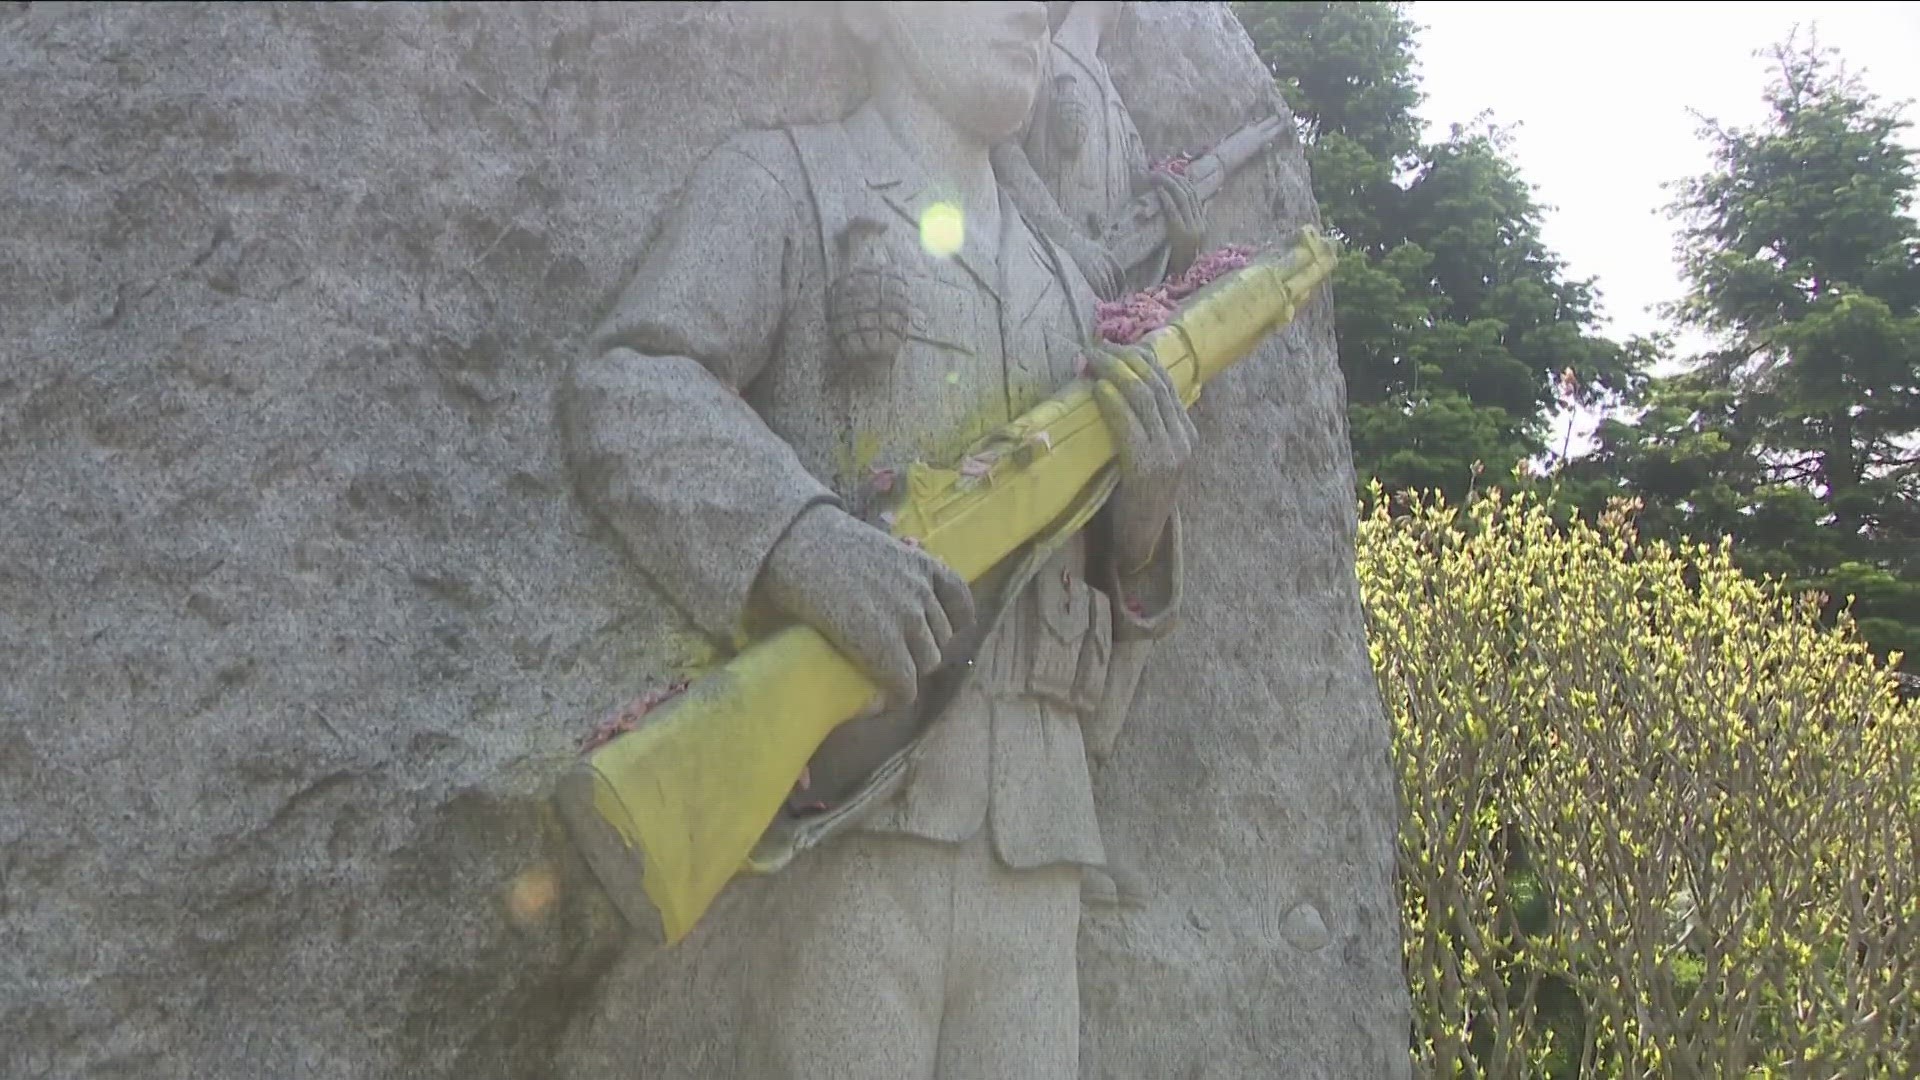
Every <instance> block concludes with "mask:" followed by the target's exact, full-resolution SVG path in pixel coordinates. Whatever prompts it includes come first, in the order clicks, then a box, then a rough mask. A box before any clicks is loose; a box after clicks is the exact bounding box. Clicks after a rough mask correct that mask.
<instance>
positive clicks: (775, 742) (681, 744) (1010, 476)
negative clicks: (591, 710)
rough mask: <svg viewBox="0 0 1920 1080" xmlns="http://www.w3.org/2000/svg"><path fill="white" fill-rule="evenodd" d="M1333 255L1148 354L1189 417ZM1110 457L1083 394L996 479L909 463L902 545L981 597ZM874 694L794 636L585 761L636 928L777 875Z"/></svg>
mask: <svg viewBox="0 0 1920 1080" xmlns="http://www.w3.org/2000/svg"><path fill="white" fill-rule="evenodd" d="M1337 254H1338V253H1337V249H1336V248H1335V246H1334V244H1333V242H1332V241H1330V240H1328V239H1326V238H1325V237H1323V236H1321V235H1320V233H1319V232H1317V231H1316V230H1314V229H1313V228H1312V227H1310V226H1309V227H1305V228H1303V229H1301V230H1300V233H1299V235H1298V236H1297V237H1296V238H1295V240H1294V242H1293V243H1292V245H1291V246H1289V247H1288V248H1286V249H1284V250H1283V251H1281V252H1279V253H1278V254H1277V255H1274V256H1271V257H1269V256H1259V257H1256V258H1255V259H1254V260H1253V261H1251V262H1250V263H1249V264H1248V265H1247V266H1245V267H1243V268H1241V269H1239V270H1236V271H1233V272H1232V273H1230V274H1227V275H1225V276H1223V277H1221V278H1219V279H1218V280H1216V281H1214V282H1213V283H1212V284H1210V285H1208V286H1207V287H1206V288H1204V289H1202V290H1201V291H1199V292H1197V293H1195V294H1194V295H1193V296H1192V297H1190V298H1189V299H1188V300H1187V302H1186V304H1185V305H1184V306H1183V308H1182V310H1181V312H1180V314H1179V315H1178V317H1177V318H1175V319H1174V321H1173V322H1171V323H1170V324H1169V325H1167V326H1166V327H1163V328H1162V329H1160V330H1157V331H1155V332H1154V333H1152V334H1150V335H1148V336H1147V337H1146V338H1144V339H1142V341H1141V342H1140V345H1141V346H1142V347H1145V348H1149V349H1151V350H1153V353H1154V355H1155V357H1156V358H1157V359H1158V360H1159V362H1160V364H1161V365H1162V366H1163V367H1164V368H1165V369H1166V371H1167V374H1168V375H1169V376H1170V377H1171V378H1172V380H1173V384H1174V388H1175V389H1176V390H1178V391H1179V393H1180V396H1181V400H1182V401H1183V402H1185V403H1186V404H1187V405H1188V406H1191V405H1192V404H1193V402H1194V401H1196V400H1198V398H1199V396H1200V389H1201V387H1202V386H1203V385H1205V384H1206V383H1207V382H1208V381H1209V380H1211V379H1212V378H1214V377H1215V376H1217V375H1218V374H1220V373H1221V372H1223V371H1225V370H1226V369H1227V368H1229V367H1231V366H1233V365H1234V364H1236V363H1238V362H1239V361H1240V360H1242V359H1244V358H1245V357H1246V356H1248V355H1249V354H1251V353H1252V352H1253V351H1254V350H1255V349H1256V348H1258V347H1259V345H1260V343H1261V342H1262V341H1263V340H1264V339H1265V338H1266V336H1267V335H1268V334H1270V333H1272V332H1273V331H1275V330H1277V329H1279V328H1281V327H1282V326H1285V325H1286V324H1287V323H1289V322H1291V321H1292V320H1293V318H1294V315H1295V314H1296V313H1297V311H1298V309H1299V306H1300V305H1301V304H1302V303H1304V302H1305V301H1306V299H1307V298H1308V297H1309V296H1310V295H1311V293H1312V292H1313V290H1314V289H1316V288H1317V287H1318V286H1319V285H1320V284H1321V283H1322V282H1324V281H1325V280H1327V278H1328V277H1329V276H1331V274H1332V272H1333V267H1334V263H1335V261H1336V259H1337ZM1114 456H1115V445H1114V442H1113V439H1112V436H1111V434H1110V433H1109V431H1108V430H1107V425H1106V422H1105V420H1104V418H1103V417H1102V416H1101V415H1100V410H1099V406H1098V405H1097V404H1096V402H1095V401H1094V397H1093V384H1092V382H1091V381H1090V380H1089V379H1088V378H1084V377H1083V378H1078V379H1075V380H1074V381H1073V382H1071V383H1069V384H1068V385H1067V386H1066V387H1065V388H1064V389H1063V390H1061V391H1059V392H1058V393H1056V394H1055V395H1054V396H1052V397H1050V398H1048V399H1047V400H1046V401H1044V402H1042V403H1041V404H1039V405H1037V406H1035V407H1034V408H1033V409H1032V410H1030V411H1028V412H1027V413H1025V414H1023V415H1022V416H1020V417H1018V418H1017V419H1015V420H1013V421H1012V422H1011V423H1009V424H1007V425H1005V426H1004V427H1002V428H1000V429H998V430H996V431H995V432H993V433H992V434H989V435H988V436H987V437H986V438H985V439H983V440H982V441H981V442H980V443H979V444H977V445H976V446H975V447H974V448H973V449H972V450H971V452H970V453H969V454H968V455H966V458H964V459H963V460H966V461H969V462H973V463H976V465H977V463H980V462H985V463H987V467H986V469H985V473H984V475H981V470H980V469H979V468H977V467H975V468H970V469H969V470H968V471H967V473H965V474H963V473H962V472H961V471H960V470H958V469H946V468H932V467H929V466H926V465H924V464H920V463H915V464H914V465H912V466H911V467H910V468H909V469H908V473H907V478H906V480H907V491H906V502H905V505H904V507H903V508H902V510H901V511H900V512H899V513H898V514H897V516H896V518H895V521H894V524H893V526H892V532H893V534H894V535H895V536H897V537H900V538H902V539H908V538H911V539H914V540H917V541H918V542H919V543H920V545H921V546H922V547H924V548H925V549H926V550H928V551H929V552H931V553H933V554H934V555H935V556H936V557H937V558H939V559H941V560H942V561H944V562H946V563H947V564H948V565H949V566H951V567H952V568H953V569H954V570H955V571H956V572H957V573H959V574H960V575H961V576H962V577H964V578H965V579H966V580H968V581H978V580H979V579H980V578H981V577H983V576H984V575H986V574H987V573H989V572H990V571H991V570H992V569H993V568H994V567H995V566H997V565H998V564H1000V563H1001V561H1002V560H1004V559H1006V558H1007V557H1008V556H1010V555H1012V554H1013V553H1014V552H1015V551H1017V550H1018V549H1019V548H1020V547H1021V546H1023V545H1024V544H1026V543H1027V542H1028V541H1029V540H1031V539H1032V538H1034V537H1036V536H1038V535H1040V534H1041V533H1042V532H1043V531H1045V530H1047V529H1048V528H1049V527H1050V526H1052V525H1054V524H1055V523H1056V522H1058V521H1059V520H1060V519H1062V518H1063V517H1064V516H1066V515H1068V514H1070V513H1072V512H1074V511H1075V509H1076V503H1077V502H1079V501H1082V500H1081V499H1080V496H1081V494H1082V493H1083V492H1084V491H1086V490H1088V489H1090V488H1091V487H1093V486H1094V485H1095V483H1096V481H1098V480H1099V479H1100V478H1101V477H1102V476H1103V474H1105V473H1106V471H1107V469H1108V466H1109V464H1110V463H1111V462H1112V461H1113V459H1114ZM1082 512H1084V508H1082ZM877 692H878V689H877V687H876V686H875V685H874V684H873V683H872V682H871V681H869V680H868V679H867V677H866V676H865V675H864V674H862V673H861V671H860V670H859V669H858V668H857V667H855V666H854V664H853V663H852V661H850V660H848V659H847V658H846V657H845V656H843V655H841V654H840V653H839V652H837V651H836V650H835V649H834V648H833V646H832V645H830V644H829V643H828V642H827V639H826V638H824V637H822V636H821V635H820V634H819V633H818V632H816V631H814V630H813V629H811V628H810V627H806V626H793V627H789V628H787V629H784V630H781V631H779V632H777V633H775V634H773V635H771V636H768V637H766V638H764V639H762V640H761V641H759V642H757V643H754V644H751V645H749V646H748V647H747V648H745V649H744V650H743V651H741V652H740V653H739V654H738V655H737V656H735V657H734V658H733V659H731V660H729V661H728V662H726V663H725V664H723V665H721V666H719V667H717V668H715V669H714V670H712V671H711V672H709V673H707V674H706V675H704V676H702V677H701V678H700V679H698V680H696V681H694V682H693V683H692V684H691V685H690V686H688V687H687V689H686V690H685V691H684V692H682V693H681V694H680V695H679V696H678V697H675V698H672V699H670V700H668V701H666V702H664V703H663V704H661V705H660V706H659V707H658V708H657V709H656V710H655V711H654V712H652V713H651V714H649V716H648V717H647V720H646V722H645V723H644V725H643V726H641V727H639V728H637V729H635V730H633V731H631V732H628V733H625V734H622V735H620V736H618V737H616V738H615V739H614V740H613V741H611V742H609V743H607V744H605V745H604V746H601V747H600V748H599V749H597V750H595V751H593V752H591V753H590V754H588V755H587V756H585V757H584V758H582V759H581V760H580V761H579V762H578V763H576V765H575V766H574V767H573V769H572V770H570V771H569V772H568V773H567V774H566V775H565V776H563V777H562V779H561V781H560V784H559V788H558V790H557V792H556V794H555V797H554V804H555V808H556V810H557V811H558V813H559V816H560V818H561V820H562V821H563V822H564V823H565V826H566V828H567V830H568V832H569V834H570V835H571V836H572V838H573V842H574V844H575V846H576V848H577V849H578V850H579V851H580V853H581V855H582V856H583V858H584V859H585V860H586V862H587V864H588V865H589V866H590V867H591V868H592V870H593V873H594V875H595V876H596V877H597V878H598V879H599V880H600V882H601V884H602V885H603V886H604V887H605V888H606V890H607V892H608V894H609V896H610V897H611V898H612V900H613V901H614V903H615V905H616V906H617V907H618V908H619V909H620V911H621V912H622V914H623V915H624V916H625V917H626V919H627V921H628V922H629V924H630V925H631V926H632V927H633V928H635V929H636V930H639V931H642V932H643V933H646V934H647V935H648V936H649V937H653V938H654V940H655V941H656V942H659V941H664V943H665V944H666V945H669V946H671V945H673V944H676V943H678V942H679V941H680V940H681V939H682V938H684V937H685V936H686V935H687V933H688V932H689V931H691V930H692V929H693V927H694V925H695V924H696V923H697V922H698V921H699V920H700V919H701V918H702V917H703V916H704V915H705V913H706V911H707V910H708V907H709V906H710V905H711V904H712V902H713V900H714V898H715V897H716V896H718V895H719V893H720V891H721V890H722V889H723V888H724V887H725V886H726V885H727V883H728V882H729V881H730V880H732V879H733V877H734V876H735V875H737V874H740V873H742V872H747V873H758V872H764V868H761V867H756V866H755V864H754V861H753V859H752V854H753V851H754V848H755V846H756V844H757V843H758V841H759V840H760V839H761V838H762V836H763V835H764V834H765V833H766V832H767V830H768V828H769V827H770V826H771V825H772V824H773V822H774V819H775V817H776V816H777V815H778V813H779V811H780V807H781V804H782V803H783V802H784V801H785V799H786V797H787V795H788V793H789V792H791V791H792V790H793V787H794V785H795V783H797V782H798V780H799V778H800V774H801V772H802V770H803V769H804V768H805V767H806V765H807V762H808V761H809V760H811V759H812V757H813V755H814V753H815V751H817V750H818V749H819V747H820V744H821V743H822V742H823V741H824V740H825V739H826V737H827V736H828V735H829V734H831V733H832V731H833V730H834V729H835V728H837V727H839V726H840V725H841V724H843V723H846V722H847V721H849V720H851V719H853V718H854V717H855V716H857V715H859V714H860V713H861V711H862V710H864V709H865V708H866V707H867V706H868V705H869V703H870V702H872V701H873V700H874V696H875V694H876V693H877ZM656 934H657V937H655V935H656Z"/></svg>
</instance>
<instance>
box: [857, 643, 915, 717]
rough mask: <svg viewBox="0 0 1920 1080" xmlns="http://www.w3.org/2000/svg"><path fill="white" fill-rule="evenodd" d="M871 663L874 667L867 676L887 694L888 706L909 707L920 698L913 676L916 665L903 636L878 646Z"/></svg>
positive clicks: (910, 649)
mask: <svg viewBox="0 0 1920 1080" xmlns="http://www.w3.org/2000/svg"><path fill="white" fill-rule="evenodd" d="M873 662H874V667H873V669H872V670H871V671H870V672H868V674H869V675H870V676H871V677H872V678H873V681H874V682H876V683H878V684H880V689H882V690H885V691H886V692H887V703H888V704H889V705H893V706H901V705H911V704H913V701H914V699H915V698H918V697H919V696H920V682H919V679H918V677H917V676H916V674H915V672H916V669H917V665H916V663H915V661H914V655H913V650H912V648H911V647H910V646H909V645H908V644H907V639H906V637H905V636H904V635H900V634H898V633H896V634H894V635H893V636H892V637H891V640H889V641H888V642H887V643H886V644H884V645H882V646H880V649H879V651H878V654H877V655H876V656H875V657H874V661H873Z"/></svg>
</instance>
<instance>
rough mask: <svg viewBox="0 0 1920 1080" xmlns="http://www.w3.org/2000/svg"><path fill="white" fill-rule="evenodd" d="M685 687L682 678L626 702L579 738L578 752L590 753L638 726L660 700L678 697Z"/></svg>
mask: <svg viewBox="0 0 1920 1080" xmlns="http://www.w3.org/2000/svg"><path fill="white" fill-rule="evenodd" d="M686 688H687V683H686V680H684V679H682V680H681V681H679V682H676V683H672V684H670V685H668V686H663V687H660V688H659V689H656V690H649V691H647V693H645V694H643V695H641V696H640V697H637V698H635V699H634V700H632V701H630V702H628V703H627V704H626V705H624V706H622V707H621V708H620V709H618V710H617V711H615V712H613V713H612V714H610V715H609V716H608V717H607V718H606V719H604V720H602V721H600V723H598V724H597V725H595V726H594V729H593V731H592V732H590V733H589V734H588V735H587V737H586V738H585V739H582V740H581V742H580V752H581V753H583V754H590V753H592V752H593V751H595V750H598V749H600V748H601V747H602V746H605V745H606V744H608V743H610V742H612V741H613V740H615V739H617V738H619V737H620V736H622V735H625V734H626V733H627V732H629V731H632V730H634V729H635V728H637V727H639V726H640V721H641V720H643V719H645V718H646V715H647V714H648V713H650V712H652V711H653V710H654V709H656V708H659V707H660V705H661V703H662V702H665V701H668V700H671V699H672V698H675V697H678V696H679V695H680V692H681V691H683V690H685V689H686Z"/></svg>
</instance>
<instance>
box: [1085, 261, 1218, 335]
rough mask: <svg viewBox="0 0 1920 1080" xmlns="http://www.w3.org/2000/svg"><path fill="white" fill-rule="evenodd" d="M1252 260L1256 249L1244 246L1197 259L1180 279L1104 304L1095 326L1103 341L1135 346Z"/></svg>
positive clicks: (1096, 315) (1099, 308) (1100, 307)
mask: <svg viewBox="0 0 1920 1080" xmlns="http://www.w3.org/2000/svg"><path fill="white" fill-rule="evenodd" d="M1252 259H1253V249H1252V248H1251V247H1248V246H1246V245H1244V244H1230V245H1228V246H1227V247H1223V248H1219V249H1217V250H1214V251H1209V252H1207V253H1206V254H1204V255H1202V256H1200V257H1199V258H1198V259H1195V260H1194V261H1193V265H1192V266H1189V267H1187V269H1186V272H1185V273H1183V274H1181V275H1180V276H1179V277H1176V278H1170V279H1168V280H1166V281H1162V282H1161V283H1160V284H1158V285H1155V286H1153V287H1152V288H1149V289H1143V290H1141V291H1140V292H1137V293H1133V294H1131V295H1128V296H1123V297H1121V298H1120V299H1118V300H1109V301H1106V302H1104V303H1102V304H1101V305H1100V306H1099V307H1098V308H1096V309H1095V310H1094V324H1095V326H1096V327H1097V329H1098V330H1099V333H1100V337H1101V338H1102V339H1104V340H1106V341H1110V342H1112V343H1113V344H1115V345H1131V344H1133V343H1134V342H1136V341H1139V340H1140V339H1141V338H1143V337H1146V336H1147V335H1148V334H1151V333H1153V332H1154V331H1155V330H1158V329H1160V328H1161V327H1164V326H1166V325H1167V324H1168V323H1169V322H1172V321H1173V319H1174V317H1175V316H1176V315H1178V314H1179V313H1180V301H1182V300H1185V299H1186V298H1187V297H1189V296H1192V295H1193V294H1194V293H1197V292H1199V291H1200V290H1201V289H1204V288H1206V287H1207V286H1208V285H1210V284H1212V283H1213V281H1214V280H1215V279H1216V278H1218V277H1220V276H1221V275H1222V274H1228V273H1232V272H1233V271H1235V270H1239V269H1242V268H1244V267H1245V266H1246V265H1247V263H1249V262H1251V261H1252Z"/></svg>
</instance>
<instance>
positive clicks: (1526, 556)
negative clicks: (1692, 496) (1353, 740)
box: [1359, 491, 1920, 1078]
mask: <svg viewBox="0 0 1920 1080" xmlns="http://www.w3.org/2000/svg"><path fill="white" fill-rule="evenodd" d="M1378 494H1379V493H1378V492H1375V496H1376V497H1375V498H1374V499H1373V500H1372V505H1373V507H1374V509H1373V510H1372V511H1370V512H1369V513H1368V514H1367V515H1366V517H1365V519H1364V520H1363V522H1362V527H1361V535H1360V548H1359V550H1360V560H1359V575H1360V582H1361V588H1362V591H1363V593H1364V596H1365V601H1366V605H1367V609H1368V619H1369V628H1370V635H1371V648H1372V655H1373V662H1374V667H1375V670H1376V671H1377V673H1378V676H1379V679H1380V685H1381V689H1382V691H1383V693H1384V695H1385V700H1386V702H1387V705H1388V708H1389V710H1390V712H1391V714H1392V716H1393V719H1394V724H1395V734H1396V738H1395V757H1396V761H1397V764H1398V768H1399V773H1400V781H1401V791H1402V799H1403V806H1402V811H1403V818H1402V821H1403V825H1402V828H1401V844H1400V848H1401V861H1400V866H1401V872H1402V891H1403V900H1404V918H1405V953H1406V964H1407V974H1408V979H1409V983H1410V986H1411V989H1412V992H1413V995H1414V999H1415V1007H1416V1012H1417V1020H1418V1023H1417V1027H1416V1031H1415V1033H1414V1043H1413V1055H1414V1060H1415V1065H1416V1069H1418V1070H1419V1071H1420V1072H1421V1073H1422V1074H1423V1075H1428V1076H1436V1077H1453V1076H1489V1077H1499V1078H1507V1077H1522V1076H1549V1075H1552V1076H1575V1075H1577V1076H1582V1077H1640V1076H1661V1077H1788V1076H1792V1077H1880V1076H1887V1077H1912V1076H1920V770H1917V769H1916V767H1915V766H1916V764H1920V760H1917V759H1920V709H1917V708H1916V706H1915V705H1914V704H1911V703H1909V704H1902V703H1901V702H1900V701H1899V700H1898V697H1897V695H1896V693H1895V691H1894V683H1893V680H1892V678H1891V676H1890V675H1889V673H1888V671H1887V669H1886V666H1885V665H1884V664H1882V663H1879V662H1877V661H1876V660H1875V658H1874V657H1873V655H1872V654H1871V653H1870V652H1869V651H1868V650H1867V649H1866V648H1865V647H1864V645H1863V644H1862V643H1861V642H1860V641H1859V640H1858V638H1857V636H1856V635H1855V633H1854V629H1853V627H1852V626H1851V625H1850V624H1849V623H1848V622H1847V621H1846V620H1845V619H1844V618H1843V619H1842V620H1841V621H1840V623H1839V625H1838V626H1833V625H1831V624H1829V625H1827V626H1823V625H1822V622H1821V619H1820V612H1819V599H1818V598H1817V597H1804V596H1803V597H1795V596H1791V595H1788V594H1786V593H1785V592H1783V591H1781V590H1777V589H1776V588H1774V587H1773V586H1772V585H1771V584H1769V583H1766V582H1761V581H1756V580H1753V579H1750V578H1747V577H1745V576H1742V575H1741V574H1740V573H1739V572H1738V571H1736V570H1735V569H1734V567H1733V565H1732V563H1731V561H1730V559H1729V557H1728V551H1727V549H1726V548H1725V547H1724V546H1719V547H1712V546H1704V545H1702V546H1686V547H1682V548H1676V547H1672V546H1668V545H1665V544H1659V543H1641V542H1639V541H1638V539H1637V538H1636V536H1635V535H1634V532H1633V528H1632V522H1631V510H1632V508H1631V507H1628V506H1622V507H1618V508H1616V509H1615V510H1614V511H1613V512H1611V513H1610V514H1609V515H1607V516H1606V517H1605V518H1604V520H1602V521H1601V522H1600V523H1599V524H1598V525H1596V526H1589V525H1585V524H1574V525H1571V526H1560V525H1557V524H1556V523H1555V521H1554V519H1553V517H1552V515H1550V514H1549V513H1548V512H1547V511H1546V510H1545V509H1544V508H1543V507H1542V506H1541V505H1539V504H1538V502H1537V501H1534V500H1530V499H1528V498H1527V497H1525V496H1514V495H1502V494H1501V493H1499V492H1497V491H1496V492H1489V493H1487V494H1485V495H1483V496H1481V497H1479V498H1478V499H1477V500H1476V501H1474V502H1472V503H1471V505H1470V506H1469V507H1468V508H1466V509H1465V510H1464V511H1462V510H1460V509H1458V508H1454V507H1449V506H1446V505H1444V504H1443V503H1441V502H1438V501H1434V500H1432V499H1426V498H1417V497H1416V498H1411V499H1403V500H1400V501H1398V502H1394V503H1391V504H1390V503H1389V502H1388V501H1387V500H1384V499H1381V498H1379V497H1378ZM1895 662H1896V663H1897V659H1896V661H1895Z"/></svg>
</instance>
